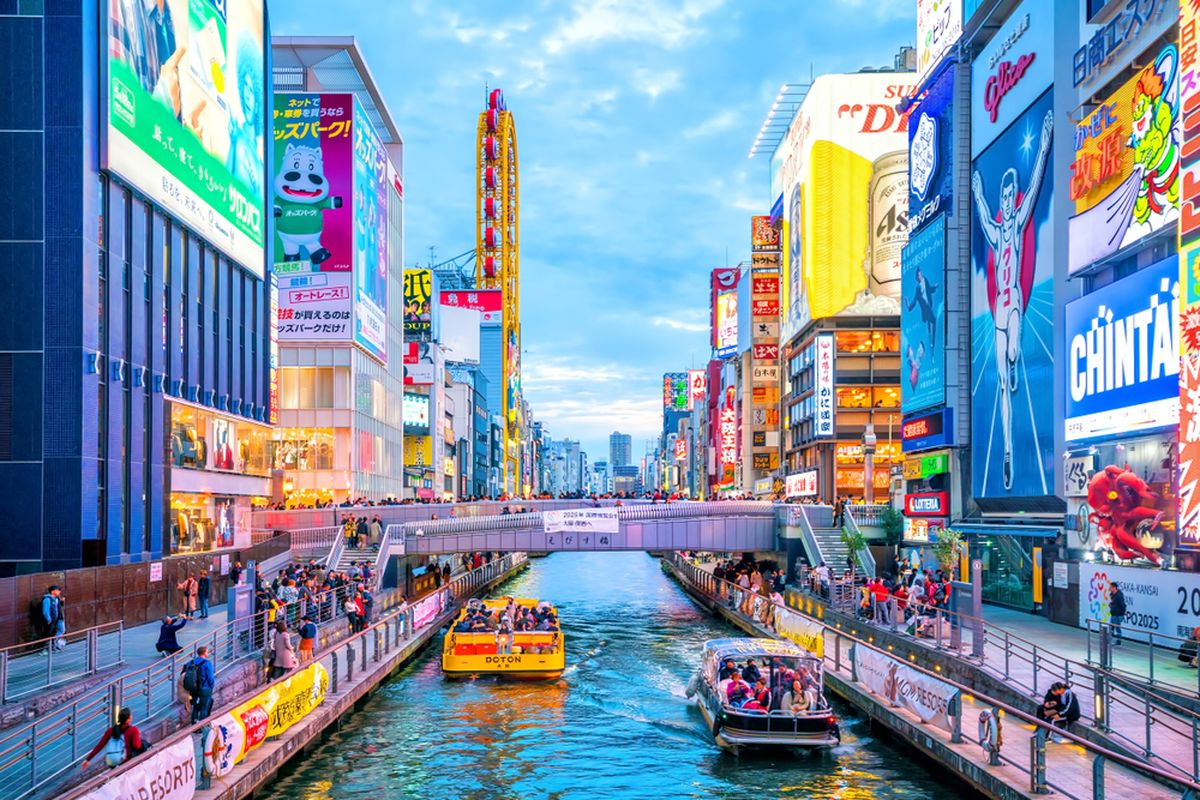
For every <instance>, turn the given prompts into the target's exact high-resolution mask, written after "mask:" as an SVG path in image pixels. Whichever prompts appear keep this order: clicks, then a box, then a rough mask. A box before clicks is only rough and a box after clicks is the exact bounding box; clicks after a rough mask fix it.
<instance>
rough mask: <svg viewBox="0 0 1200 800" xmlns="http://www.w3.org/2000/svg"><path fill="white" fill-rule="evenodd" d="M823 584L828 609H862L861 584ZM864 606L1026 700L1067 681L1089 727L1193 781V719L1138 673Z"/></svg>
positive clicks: (944, 613) (936, 615)
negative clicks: (1173, 755) (1182, 756)
mask: <svg viewBox="0 0 1200 800" xmlns="http://www.w3.org/2000/svg"><path fill="white" fill-rule="evenodd" d="M831 583H832V585H831V586H830V587H829V588H830V593H831V595H832V596H833V598H835V599H834V600H832V601H831V605H832V606H833V607H834V608H835V609H837V610H840V611H842V612H843V613H852V614H857V613H859V612H860V610H862V609H861V607H860V602H861V601H862V598H863V594H862V587H861V586H857V585H851V586H849V591H838V587H839V586H841V585H843V584H847V583H848V582H847V581H844V580H842V579H834V580H833V581H832V582H831ZM809 588H810V590H811V584H810V587H809ZM818 588H820V589H822V590H823V587H818ZM820 593H821V592H817V594H820ZM866 602H867V607H866V609H865V618H863V619H859V620H858V621H860V622H862V623H863V624H865V625H868V626H873V627H876V628H883V629H885V630H888V631H889V632H891V633H893V634H896V635H900V636H905V637H909V638H911V639H912V640H913V641H914V642H916V643H918V644H922V645H925V646H929V647H933V648H935V649H937V650H941V651H946V652H949V653H951V654H953V655H954V656H956V657H959V658H962V659H964V660H968V661H970V662H971V663H973V664H974V665H975V666H976V667H978V668H980V669H982V670H983V671H984V672H986V673H990V674H991V675H992V676H993V677H995V678H999V679H1002V680H1003V681H1004V682H1005V683H1006V684H1008V685H1009V686H1010V687H1013V688H1015V689H1016V690H1017V691H1018V692H1020V693H1022V694H1024V695H1026V696H1027V697H1029V698H1030V699H1032V700H1040V699H1041V697H1042V695H1043V694H1044V693H1045V692H1046V691H1048V690H1049V688H1050V686H1051V684H1053V683H1054V682H1055V681H1066V682H1068V683H1072V684H1073V685H1074V686H1075V687H1076V691H1077V693H1078V694H1079V696H1080V705H1081V708H1082V709H1083V710H1084V711H1083V715H1082V716H1083V719H1085V720H1086V721H1088V722H1089V723H1090V724H1091V725H1092V727H1093V728H1095V729H1096V730H1097V731H1099V732H1100V733H1102V734H1103V735H1104V736H1106V737H1108V738H1109V739H1110V740H1112V741H1114V742H1117V743H1119V744H1120V745H1121V746H1123V747H1127V748H1128V749H1129V750H1130V751H1131V752H1135V753H1138V754H1140V755H1141V756H1143V757H1145V758H1147V759H1151V758H1153V759H1158V760H1159V763H1160V765H1161V766H1162V767H1163V768H1164V769H1167V770H1168V771H1177V772H1178V773H1179V774H1180V775H1182V776H1186V777H1189V778H1190V779H1193V780H1200V715H1198V714H1197V713H1196V712H1194V711H1193V710H1192V709H1189V708H1186V707H1185V706H1183V705H1181V704H1179V703H1176V702H1174V701H1172V700H1171V699H1170V698H1167V697H1163V696H1161V695H1159V694H1158V693H1156V692H1155V691H1154V690H1153V687H1150V686H1148V685H1144V684H1142V683H1141V680H1142V679H1141V676H1138V675H1136V674H1133V673H1125V674H1123V675H1118V674H1116V673H1114V672H1111V671H1109V670H1107V669H1105V668H1103V667H1101V666H1098V665H1093V664H1088V663H1084V662H1081V661H1076V660H1073V659H1071V658H1067V657H1066V656H1063V655H1060V654H1059V653H1058V652H1057V651H1056V650H1055V649H1054V648H1053V647H1049V648H1048V647H1046V646H1045V645H1039V644H1038V643H1037V642H1033V641H1030V640H1028V639H1026V638H1024V637H1021V636H1018V635H1016V634H1014V633H1012V632H1011V631H1009V630H1006V629H1004V628H1001V627H999V626H997V625H994V624H992V623H989V622H988V621H987V620H985V619H983V618H980V617H975V616H972V615H969V614H964V613H960V612H956V611H951V610H949V609H946V608H943V607H941V606H931V605H928V604H925V603H921V602H919V601H914V600H911V599H910V600H908V601H902V600H900V599H899V598H896V597H889V599H888V601H887V603H886V604H879V603H877V602H876V601H875V598H874V597H873V596H870V595H869V594H868V595H867V597H866ZM904 606H907V608H905V607H904ZM909 613H911V614H912V617H911V618H910V617H909V616H908V615H909ZM1089 712H1090V713H1089ZM1169 751H1176V752H1180V753H1189V754H1190V755H1189V757H1188V758H1187V759H1186V761H1185V762H1184V763H1179V762H1178V761H1164V760H1163V758H1164V756H1163V754H1164V753H1166V752H1169Z"/></svg>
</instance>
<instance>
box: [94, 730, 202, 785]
mask: <svg viewBox="0 0 1200 800" xmlns="http://www.w3.org/2000/svg"><path fill="white" fill-rule="evenodd" d="M152 752H154V755H152V756H150V758H148V759H146V760H145V761H143V762H142V763H140V764H138V765H137V766H136V767H133V768H132V769H128V770H126V771H124V772H121V773H119V774H117V775H114V776H113V777H112V778H111V779H109V780H108V781H107V782H106V783H105V784H104V785H103V786H101V787H99V788H97V789H93V790H92V791H90V792H88V793H87V794H86V795H84V796H83V798H82V800H130V798H143V797H147V798H154V800H192V798H193V797H195V796H196V745H195V744H194V743H193V742H192V738H191V737H190V736H189V737H188V738H186V739H184V740H183V741H180V742H176V743H175V744H173V745H171V746H170V747H165V748H161V749H159V748H155V750H154V751H152Z"/></svg>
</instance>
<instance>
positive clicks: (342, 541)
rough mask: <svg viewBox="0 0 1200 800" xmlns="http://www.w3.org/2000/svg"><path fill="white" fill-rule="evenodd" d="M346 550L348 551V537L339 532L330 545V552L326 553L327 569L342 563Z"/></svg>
mask: <svg viewBox="0 0 1200 800" xmlns="http://www.w3.org/2000/svg"><path fill="white" fill-rule="evenodd" d="M344 552H346V537H345V536H344V535H342V534H341V533H339V534H338V535H337V537H336V538H335V539H334V540H333V542H332V543H331V544H330V545H329V552H328V553H327V554H326V555H325V569H326V570H331V569H333V568H334V567H336V566H337V565H338V564H340V563H342V554H343V553H344Z"/></svg>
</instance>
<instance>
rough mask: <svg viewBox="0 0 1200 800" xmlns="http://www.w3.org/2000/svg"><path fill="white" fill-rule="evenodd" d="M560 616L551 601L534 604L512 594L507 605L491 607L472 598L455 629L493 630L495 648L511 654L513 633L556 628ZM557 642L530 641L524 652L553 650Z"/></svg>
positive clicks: (483, 631) (462, 630)
mask: <svg viewBox="0 0 1200 800" xmlns="http://www.w3.org/2000/svg"><path fill="white" fill-rule="evenodd" d="M558 629H559V628H558V617H557V616H556V615H555V613H554V609H553V608H552V607H551V606H550V604H549V603H547V602H545V601H542V602H540V603H537V604H535V605H533V606H526V605H522V604H520V603H518V602H517V601H516V600H515V599H514V598H512V597H505V598H504V605H503V606H497V607H495V608H488V607H487V606H486V605H484V604H483V603H482V602H480V601H479V600H477V599H474V598H472V599H471V600H470V601H468V603H467V607H466V609H465V611H464V612H463V615H462V617H461V618H460V619H459V621H458V622H457V623H456V624H455V625H454V632H455V633H494V634H495V635H496V652H497V653H501V654H509V653H512V651H513V634H515V633H529V632H535V631H536V632H557V631H558ZM554 647H555V645H554V644H553V643H552V644H549V645H531V646H530V647H529V648H528V649H526V650H525V651H524V652H530V653H540V652H552V651H553V649H554Z"/></svg>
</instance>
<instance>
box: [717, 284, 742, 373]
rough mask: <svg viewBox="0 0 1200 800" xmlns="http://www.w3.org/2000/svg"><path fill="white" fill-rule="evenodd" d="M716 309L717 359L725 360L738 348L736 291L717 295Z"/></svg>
mask: <svg viewBox="0 0 1200 800" xmlns="http://www.w3.org/2000/svg"><path fill="white" fill-rule="evenodd" d="M716 308H717V313H716V317H717V328H716V331H717V344H716V348H717V358H726V357H728V356H731V355H733V354H734V353H736V352H737V346H738V302H737V291H736V290H735V291H731V292H721V293H720V294H718V295H717V299H716Z"/></svg>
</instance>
